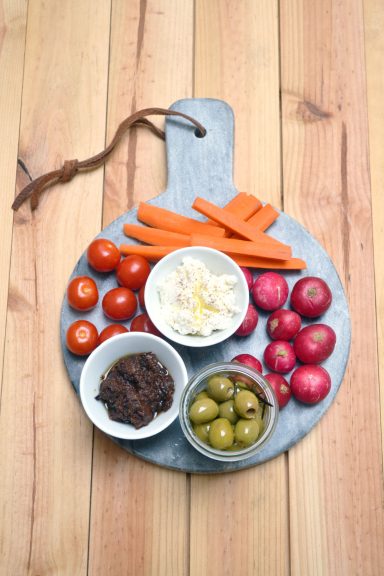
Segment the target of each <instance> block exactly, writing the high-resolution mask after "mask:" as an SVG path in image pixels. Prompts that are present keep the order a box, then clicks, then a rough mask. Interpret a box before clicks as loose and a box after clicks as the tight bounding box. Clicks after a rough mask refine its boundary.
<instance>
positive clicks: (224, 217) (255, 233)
mask: <svg viewBox="0 0 384 576" xmlns="http://www.w3.org/2000/svg"><path fill="white" fill-rule="evenodd" d="M192 207H193V208H194V209H195V210H197V211H198V212H200V213H201V214H204V216H207V217H208V218H212V220H215V222H217V223H218V224H221V225H222V226H224V227H225V228H228V229H229V230H232V232H235V233H236V234H239V235H240V236H242V237H243V238H247V239H248V240H252V241H253V242H257V241H259V240H261V239H262V238H268V240H269V242H270V244H274V245H275V246H276V247H277V246H280V247H283V246H284V247H287V246H286V244H282V243H281V242H278V241H277V240H275V239H274V238H271V237H270V236H266V235H265V234H263V233H262V232H260V231H259V230H255V228H254V227H253V226H252V225H251V224H248V223H247V222H243V221H242V220H240V218H237V217H236V216H234V215H232V214H229V213H228V212H226V211H225V210H223V208H219V207H218V206H216V205H215V204H212V202H208V200H205V199H204V198H196V199H195V201H194V203H193V204H192ZM203 234H204V232H203Z"/></svg>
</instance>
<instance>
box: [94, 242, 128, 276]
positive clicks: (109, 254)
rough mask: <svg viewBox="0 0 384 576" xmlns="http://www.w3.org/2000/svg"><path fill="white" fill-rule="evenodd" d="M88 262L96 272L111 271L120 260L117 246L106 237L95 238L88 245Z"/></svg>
mask: <svg viewBox="0 0 384 576" xmlns="http://www.w3.org/2000/svg"><path fill="white" fill-rule="evenodd" d="M87 259H88V263H89V264H90V266H92V268H94V269H95V270H97V271H98V272H111V271H112V270H114V269H115V268H116V266H117V265H118V263H119V262H120V252H119V250H118V248H117V246H116V245H115V244H114V243H113V242H111V241H110V240H107V238H96V240H94V241H93V242H91V244H90V245H89V246H88V250H87Z"/></svg>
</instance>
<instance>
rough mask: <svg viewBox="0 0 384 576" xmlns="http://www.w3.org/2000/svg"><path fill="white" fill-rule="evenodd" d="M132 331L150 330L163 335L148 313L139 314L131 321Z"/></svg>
mask: <svg viewBox="0 0 384 576" xmlns="http://www.w3.org/2000/svg"><path fill="white" fill-rule="evenodd" d="M130 329H131V332H150V333H151V334H155V336H161V333H160V332H159V331H158V329H157V328H156V326H155V325H154V323H153V322H152V320H151V319H150V317H149V316H148V314H139V315H138V316H136V318H134V319H133V320H132V322H131V326H130Z"/></svg>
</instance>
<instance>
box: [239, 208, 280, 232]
mask: <svg viewBox="0 0 384 576" xmlns="http://www.w3.org/2000/svg"><path fill="white" fill-rule="evenodd" d="M278 217H279V213H278V211H277V210H275V209H274V208H273V207H272V206H271V205H270V204H266V205H265V206H263V207H262V208H261V209H260V210H258V211H257V212H256V214H253V215H252V216H251V217H250V218H244V220H247V224H251V225H252V226H254V227H255V228H256V229H257V230H261V231H263V232H264V230H266V229H267V228H269V226H270V225H271V224H272V223H273V222H274V221H275V220H276V219H277V218H278Z"/></svg>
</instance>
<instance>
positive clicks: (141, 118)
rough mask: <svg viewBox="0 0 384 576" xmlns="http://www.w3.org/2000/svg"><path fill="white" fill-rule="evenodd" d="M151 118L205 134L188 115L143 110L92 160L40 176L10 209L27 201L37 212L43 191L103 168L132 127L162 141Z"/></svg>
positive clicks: (68, 163)
mask: <svg viewBox="0 0 384 576" xmlns="http://www.w3.org/2000/svg"><path fill="white" fill-rule="evenodd" d="M151 115H158V116H179V117H181V118H185V119H186V120H188V121H189V122H191V123H192V124H194V125H195V126H196V128H197V129H198V131H199V132H200V135H201V136H205V134H206V133H207V131H206V129H205V128H204V126H203V125H202V124H200V122H198V121H197V120H195V119H194V118H192V117H191V116H188V115H187V114H183V112H176V110H167V109H164V108H145V109H144V110H140V111H138V112H135V113H134V114H132V115H131V116H129V117H128V118H126V119H125V120H123V121H122V122H121V124H120V125H119V127H118V128H117V130H116V133H115V135H114V137H113V138H112V141H111V142H110V143H109V145H108V146H107V147H106V148H105V149H104V150H102V151H101V152H99V153H98V154H96V155H95V156H92V157H91V158H88V159H87V160H81V161H80V162H79V161H78V160H66V161H65V162H64V164H63V166H62V168H59V169H58V170H52V171H51V172H47V174H43V175H42V176H39V177H38V178H35V180H32V182H30V183H29V184H28V185H27V186H25V188H23V189H22V190H21V192H20V193H19V194H18V195H17V196H16V198H15V200H14V202H13V204H12V209H13V210H18V209H19V208H20V206H21V205H22V204H23V202H25V200H27V199H28V198H29V199H30V202H31V210H36V208H37V206H38V204H39V199H40V195H41V193H42V192H43V190H44V189H45V188H48V187H49V186H51V185H52V184H56V183H57V182H61V183H65V182H69V181H70V180H72V178H74V177H75V176H76V174H77V173H78V172H80V171H82V170H93V169H94V168H98V167H99V166H101V165H102V164H104V162H105V161H106V160H107V158H108V156H109V155H110V154H111V152H112V151H113V150H114V149H115V147H116V146H117V144H118V143H119V142H120V140H121V138H122V137H123V135H124V134H125V132H126V131H127V130H128V128H130V127H131V126H133V125H141V126H146V127H147V128H150V129H151V130H152V132H153V133H154V134H156V136H158V137H159V138H162V139H163V140H165V134H164V132H163V131H162V130H160V128H158V127H157V126H155V124H153V123H152V122H151V121H150V120H147V118H146V116H151Z"/></svg>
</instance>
